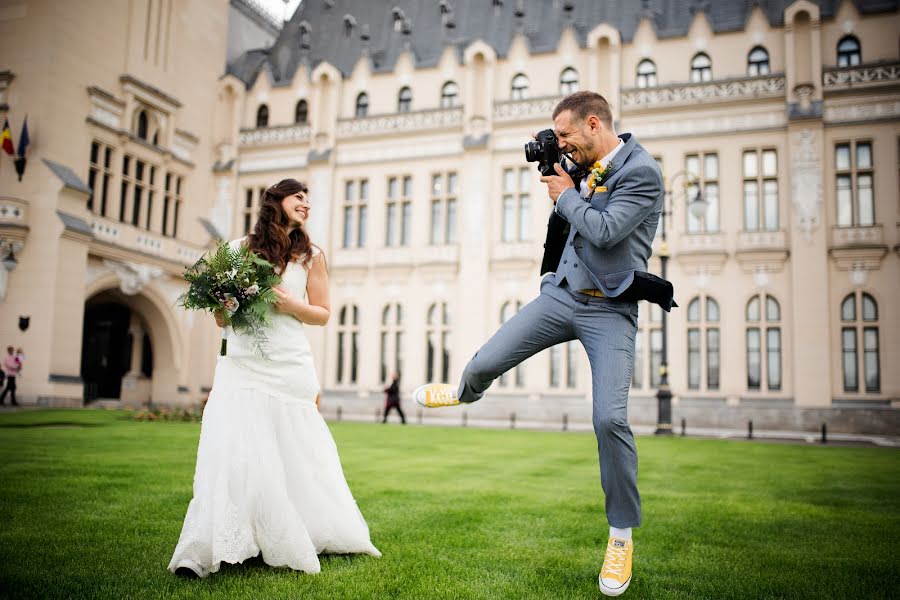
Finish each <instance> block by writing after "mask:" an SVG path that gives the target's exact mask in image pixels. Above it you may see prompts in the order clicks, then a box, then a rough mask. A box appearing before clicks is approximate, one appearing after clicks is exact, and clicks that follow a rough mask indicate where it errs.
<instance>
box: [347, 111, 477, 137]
mask: <svg viewBox="0 0 900 600" xmlns="http://www.w3.org/2000/svg"><path fill="white" fill-rule="evenodd" d="M462 122H463V109H462V108H439V109H434V110H419V111H413V112H406V113H392V114H389V115H376V116H372V117H360V118H354V119H339V120H338V124H337V135H338V137H350V136H360V135H383V134H386V133H400V132H408V131H415V132H418V131H423V130H428V129H446V128H450V127H461V126H462Z"/></svg>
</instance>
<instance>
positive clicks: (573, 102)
mask: <svg viewBox="0 0 900 600" xmlns="http://www.w3.org/2000/svg"><path fill="white" fill-rule="evenodd" d="M553 123H554V128H555V139H556V140H558V142H557V143H558V148H559V151H560V152H562V153H564V154H566V155H567V156H568V157H569V158H570V159H571V161H572V162H574V163H575V164H577V165H579V166H580V167H581V168H582V172H587V173H591V174H592V176H591V177H590V178H589V179H587V181H584V182H582V184H581V189H580V190H579V189H576V187H575V183H574V181H573V180H572V177H571V176H570V175H569V174H568V173H567V172H566V171H565V170H563V168H562V167H561V166H560V165H559V164H558V163H557V164H555V165H553V166H554V170H555V173H554V174H552V175H545V176H544V177H542V178H541V181H542V182H543V183H545V184H547V191H548V194H549V196H550V199H551V200H552V202H553V204H554V210H555V213H556V215H557V216H558V217H561V218H562V219H563V220H564V221H565V223H566V226H567V227H568V234H567V237H564V239H565V245H564V246H562V253H561V256H560V257H559V258H558V263H557V264H554V265H551V267H550V272H549V273H547V274H545V275H544V277H543V279H542V280H541V285H540V295H539V296H538V297H537V298H536V299H535V300H533V301H532V302H531V303H529V304H528V305H526V306H525V307H524V308H523V309H522V310H521V311H520V312H519V313H518V314H516V315H515V316H513V317H512V318H511V319H510V320H509V321H507V322H506V323H505V324H504V325H503V326H502V327H501V328H500V329H499V330H498V331H497V332H496V333H495V334H494V336H493V337H491V339H490V340H488V341H487V343H485V344H484V345H483V346H482V347H481V349H479V350H478V352H476V353H475V356H474V357H473V358H472V359H471V361H470V362H469V363H468V365H467V366H466V368H465V370H464V371H463V374H462V378H461V381H460V383H459V386H458V387H453V386H449V385H446V384H429V385H425V386H423V387H421V388H419V389H418V390H416V392H415V394H414V398H415V399H416V401H417V402H419V403H420V404H423V405H425V406H431V407H437V406H447V405H452V404H458V403H471V402H475V401H477V400H479V399H480V398H481V397H482V396H483V395H484V393H485V390H487V388H488V387H489V386H490V385H491V383H492V382H493V381H494V380H495V379H496V378H498V377H500V375H502V374H503V373H505V372H507V371H508V370H510V369H512V368H513V367H515V366H516V365H518V364H519V363H521V362H522V361H524V360H525V359H527V358H529V357H530V356H532V355H534V354H536V353H538V352H540V351H541V350H544V349H546V348H549V347H551V346H554V345H556V344H561V343H564V342H568V341H570V340H575V339H577V340H579V341H581V343H582V345H583V346H584V349H585V351H586V352H587V355H588V359H589V361H590V365H591V374H592V382H591V383H592V394H593V424H594V433H595V434H596V437H597V450H598V453H599V459H600V460H599V462H600V482H601V486H602V488H603V492H604V494H605V496H606V518H607V521H608V523H609V526H610V528H609V539H608V542H607V546H606V554H605V558H604V561H603V567H602V568H601V571H600V575H599V584H600V591H601V592H602V593H603V594H605V595H608V596H618V595H620V594H622V593H623V592H624V591H625V590H626V589H627V588H628V585H629V584H630V583H631V574H632V556H633V547H634V546H633V541H632V528H634V527H638V526H639V525H640V524H641V498H640V495H639V494H638V488H637V467H638V462H637V450H636V449H635V445H634V436H633V435H632V432H631V427H630V426H629V425H628V415H627V407H628V390H629V387H630V384H631V374H632V369H633V367H634V340H635V332H636V329H637V317H638V306H637V301H636V300H635V298H634V290H632V293H629V294H626V292H627V291H628V290H629V288H631V287H632V285H633V283H634V282H635V281H637V279H636V277H637V276H636V272H641V273H642V274H643V275H646V273H644V271H646V269H647V262H648V259H649V258H650V253H651V244H652V242H653V237H654V235H655V234H656V227H657V223H658V222H659V218H660V214H661V211H662V206H663V186H662V174H661V172H660V168H659V165H658V164H657V163H656V161H655V160H654V159H653V157H652V156H650V154H649V153H648V152H647V151H646V150H645V149H644V148H643V147H642V146H641V145H639V144H638V143H637V140H636V139H635V138H634V136H632V135H631V134H627V133H626V134H622V135H617V134H616V132H615V130H614V128H613V118H612V113H611V111H610V108H609V104H608V103H607V102H606V100H605V99H604V98H603V96H601V95H600V94H596V93H593V92H587V91H584V92H577V93H574V94H572V95H570V96H567V97H565V98H563V100H561V101H560V102H559V104H558V105H557V106H556V108H555V110H554V111H553ZM536 139H537V137H536ZM556 155H557V156H558V155H559V153H557V154H556ZM548 249H549V248H548ZM545 261H546V257H545ZM554 262H556V261H554ZM554 267H555V268H554ZM626 298H627V299H626ZM668 308H671V306H667V307H666V309H667V310H668Z"/></svg>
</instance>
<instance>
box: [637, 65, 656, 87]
mask: <svg viewBox="0 0 900 600" xmlns="http://www.w3.org/2000/svg"><path fill="white" fill-rule="evenodd" d="M636 83H637V86H638V87H639V88H648V87H656V63H654V62H653V61H652V60H650V59H649V58H645V59H644V60H642V61H641V62H639V63H638V66H637V79H636Z"/></svg>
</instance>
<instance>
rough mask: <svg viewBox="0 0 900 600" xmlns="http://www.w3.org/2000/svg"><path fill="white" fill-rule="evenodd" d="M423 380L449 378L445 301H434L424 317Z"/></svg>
mask: <svg viewBox="0 0 900 600" xmlns="http://www.w3.org/2000/svg"><path fill="white" fill-rule="evenodd" d="M425 369H426V371H425V381H435V377H439V378H440V381H443V382H446V381H448V380H449V379H450V310H449V309H448V308H447V303H446V302H435V303H434V304H432V305H431V307H430V308H429V309H428V318H427V319H426V347H425Z"/></svg>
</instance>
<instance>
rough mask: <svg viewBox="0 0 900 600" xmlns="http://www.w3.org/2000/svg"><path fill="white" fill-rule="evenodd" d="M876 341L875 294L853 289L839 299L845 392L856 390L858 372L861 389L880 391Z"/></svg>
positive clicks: (869, 391) (876, 315)
mask: <svg viewBox="0 0 900 600" xmlns="http://www.w3.org/2000/svg"><path fill="white" fill-rule="evenodd" d="M859 308H862V310H859ZM879 344H880V341H879V327H878V303H877V302H876V301H875V298H873V297H872V296H870V295H869V294H867V293H865V292H854V293H852V294H850V295H848V296H847V297H845V298H844V301H843V302H841V349H842V355H843V356H842V358H843V361H842V362H843V371H844V391H845V392H859V391H860V381H859V379H860V378H859V373H860V372H862V374H863V382H862V385H863V390H864V391H865V392H867V393H878V392H880V391H881V361H880V357H879V352H880V350H879ZM860 349H861V350H862V351H861V352H860Z"/></svg>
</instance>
